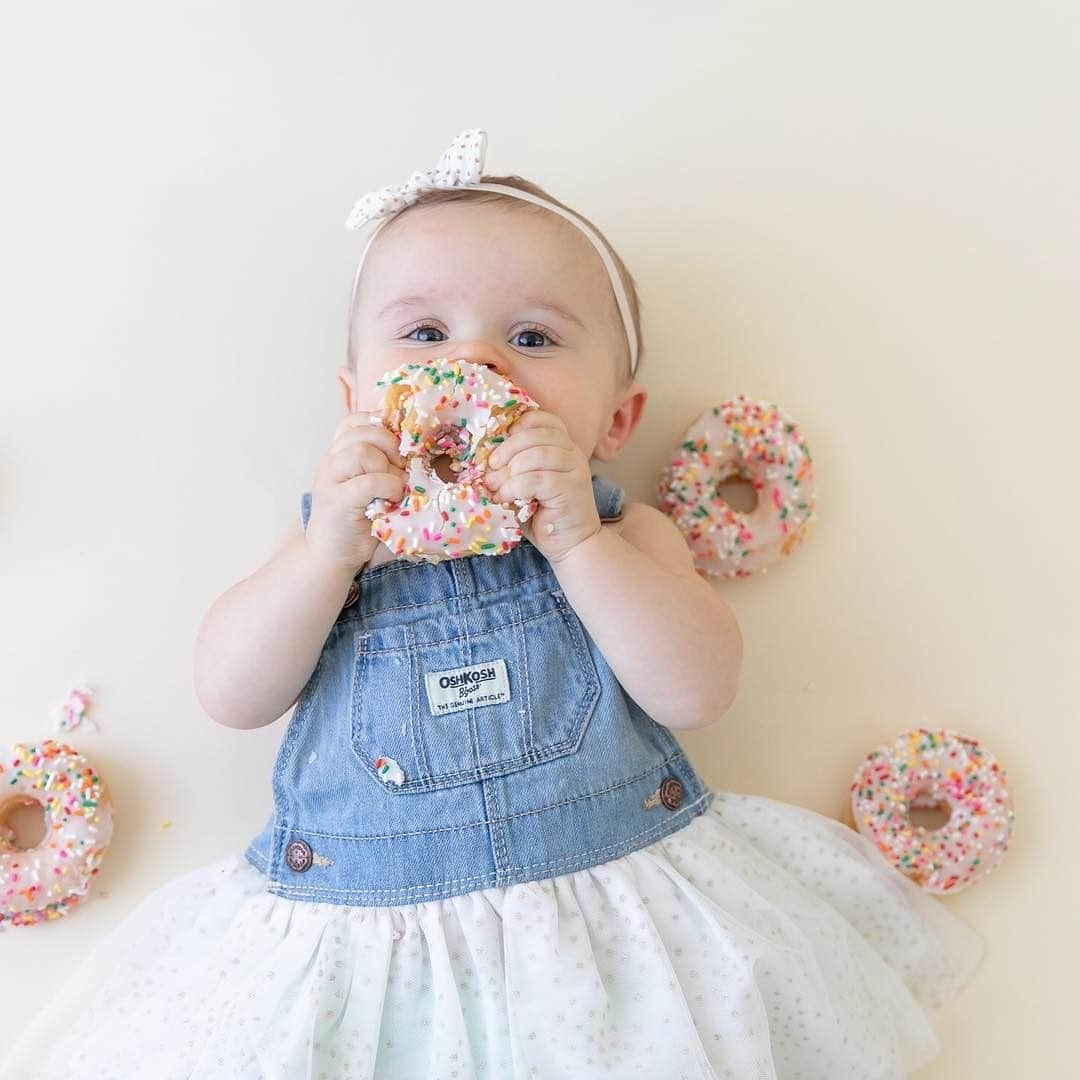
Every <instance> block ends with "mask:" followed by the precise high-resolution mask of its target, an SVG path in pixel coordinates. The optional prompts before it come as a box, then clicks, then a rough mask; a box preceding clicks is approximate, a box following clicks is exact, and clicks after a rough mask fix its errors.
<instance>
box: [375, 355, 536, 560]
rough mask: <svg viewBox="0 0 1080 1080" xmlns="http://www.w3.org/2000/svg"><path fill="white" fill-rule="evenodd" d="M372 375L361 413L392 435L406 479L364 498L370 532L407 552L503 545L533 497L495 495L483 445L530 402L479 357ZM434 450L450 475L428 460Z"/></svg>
mask: <svg viewBox="0 0 1080 1080" xmlns="http://www.w3.org/2000/svg"><path fill="white" fill-rule="evenodd" d="M375 385H376V387H377V388H379V389H381V390H382V398H381V400H380V402H379V407H378V408H377V409H376V411H375V412H374V413H373V414H372V417H371V420H372V423H381V424H383V425H385V426H386V427H388V428H389V429H390V430H391V431H392V432H393V433H394V434H395V435H397V436H399V443H398V448H399V450H400V452H401V455H402V457H403V458H404V459H405V463H406V479H405V490H404V493H403V494H402V498H401V500H400V501H399V502H391V501H390V500H387V499H373V500H372V501H371V502H370V503H369V504H368V506H367V508H366V509H365V511H364V513H365V515H366V516H367V517H368V519H369V520H370V521H371V532H372V535H373V536H376V537H377V538H378V539H379V540H381V541H382V542H383V543H384V544H386V546H387V547H388V548H390V550H391V551H393V552H394V554H395V555H397V556H398V557H399V558H402V559H405V560H408V561H410V562H432V563H436V562H443V561H445V560H446V559H456V558H461V557H462V556H467V555H505V554H506V553H507V552H508V551H511V550H513V548H515V547H517V545H518V544H519V543H520V542H521V538H522V532H521V526H522V525H523V524H524V523H525V522H527V521H528V520H529V518H531V517H532V515H533V514H534V513H535V512H536V507H537V503H536V500H535V499H528V500H523V499H515V500H514V501H513V502H511V503H500V502H498V501H496V500H495V499H494V498H493V496H492V494H491V491H490V489H489V488H488V487H487V486H486V485H485V484H484V483H483V478H484V475H485V473H486V472H487V459H488V457H489V456H490V454H491V452H492V450H494V449H495V447H496V446H498V445H499V443H501V442H503V440H504V439H505V438H506V435H507V432H508V431H509V429H510V427H511V425H512V424H513V423H514V421H515V420H517V419H518V417H519V416H521V415H522V414H523V413H525V412H527V411H529V410H531V409H538V408H539V407H540V406H539V405H538V404H537V402H535V401H534V400H533V399H532V398H530V397H529V395H528V394H527V393H526V392H525V391H524V390H523V389H522V388H521V387H520V386H515V385H514V384H513V383H512V382H510V381H509V380H508V379H504V378H503V377H502V376H501V375H499V374H498V373H497V372H494V371H491V370H490V369H489V368H487V367H485V366H484V365H482V364H474V363H472V362H470V361H468V360H454V359H451V358H449V357H442V358H440V359H438V360H431V361H428V362H426V363H407V364H402V365H401V366H400V367H398V368H396V369H394V370H392V371H388V372H387V373H386V374H385V375H383V376H382V378H380V379H379V380H377V382H376V383H375ZM443 455H446V456H447V458H448V459H449V468H450V472H451V473H452V474H453V476H454V478H455V479H454V481H452V482H450V483H447V482H446V481H444V480H443V479H442V478H441V477H440V476H439V475H438V473H437V472H436V470H435V462H436V461H437V459H438V458H440V457H441V456H443Z"/></svg>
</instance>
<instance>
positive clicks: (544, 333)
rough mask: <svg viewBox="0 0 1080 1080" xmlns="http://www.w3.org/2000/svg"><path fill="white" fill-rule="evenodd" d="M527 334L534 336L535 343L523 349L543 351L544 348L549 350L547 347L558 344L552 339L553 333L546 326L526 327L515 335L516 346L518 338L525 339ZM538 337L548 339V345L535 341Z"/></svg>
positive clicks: (524, 346)
mask: <svg viewBox="0 0 1080 1080" xmlns="http://www.w3.org/2000/svg"><path fill="white" fill-rule="evenodd" d="M526 334H530V335H532V338H533V341H532V344H529V345H523V346H521V347H522V348H526V349H543V348H547V347H550V346H552V345H555V344H556V342H555V341H554V340H553V339H552V336H551V331H550V330H548V329H547V328H546V327H544V326H526V327H523V328H522V329H521V330H519V331H518V332H517V333H516V334H515V335H514V338H515V344H517V342H516V339H517V338H521V337H524V336H525V335H526ZM538 337H540V338H547V339H548V341H547V344H546V345H545V343H544V342H543V341H536V340H535V339H536V338H538Z"/></svg>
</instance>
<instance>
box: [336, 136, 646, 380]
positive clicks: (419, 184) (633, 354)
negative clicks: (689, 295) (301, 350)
mask: <svg viewBox="0 0 1080 1080" xmlns="http://www.w3.org/2000/svg"><path fill="white" fill-rule="evenodd" d="M486 147H487V132H485V131H482V130H481V129H480V128H469V129H468V130H467V131H463V132H462V133H461V134H460V135H458V136H457V138H456V139H454V141H453V142H452V143H451V144H450V145H449V146H448V147H447V149H446V150H445V152H444V153H443V155H442V157H441V158H439V163H438V165H436V166H435V169H434V171H433V172H414V173H413V174H412V176H410V177H409V179H408V180H406V181H405V183H404V184H390V185H388V186H387V187H384V188H379V189H378V190H377V191H370V192H368V194H367V195H365V196H364V197H363V198H362V199H360V200H358V202H357V203H356V205H355V206H354V207H353V208H352V213H351V214H349V217H348V219H347V220H346V222H345V228H346V229H359V228H361V227H362V226H364V225H366V224H367V222H369V221H374V220H375V219H376V218H378V219H381V220H380V221H379V223H378V225H376V227H375V229H374V230H373V231H372V233H371V235H370V236H369V237H368V242H367V243H366V244H365V245H364V250H363V252H362V253H361V255H360V262H359V263H358V264H357V266H356V274H355V275H354V277H353V284H352V295H351V297H350V300H349V309H348V312H347V313H346V315H347V318H348V320H349V323H350V325H351V321H352V309H353V304H354V303H355V301H356V286H357V283H358V282H359V281H360V270H361V268H362V267H363V265H364V259H365V258H366V257H367V253H368V251H370V250H371V244H372V241H373V240H374V239H375V237H376V236H377V235H378V233H379V230H380V229H381V228H382V227H383V226H384V225H386V224H387V223H388V222H389V221H390V220H391V219H392V218H393V217H394V216H395V215H396V214H397V213H399V212H400V211H401V210H404V209H405V207H406V206H411V205H412V204H413V203H414V202H416V200H417V199H418V198H419V197H420V193H421V192H422V191H432V190H435V189H436V188H469V189H470V190H472V191H497V192H499V193H500V194H501V195H508V196H510V197H511V198H513V199H522V200H524V201H525V202H530V203H535V204H536V205H537V206H543V207H546V208H547V209H548V210H551V211H554V213H556V214H558V215H559V216H560V217H563V218H566V220H567V221H569V222H570V223H571V224H573V225H576V226H577V227H578V228H579V229H580V230H581V231H582V232H583V233H584V234H585V235H586V236H587V237H588V238H589V240H590V241H592V245H593V247H594V248H596V250H597V252H598V253H599V255H600V258H601V259H603V260H604V268H605V269H606V270H607V273H608V277H609V278H610V279H611V287H612V289H613V290H614V292H615V302H616V303H617V304H618V306H619V314H620V315H621V316H622V321H623V328H624V329H625V330H626V341H627V344H628V345H629V346H630V372H631V374H632V373H633V372H634V371H636V370H637V360H638V340H637V334H636V332H635V331H634V319H633V316H632V315H631V314H630V303H629V301H628V300H627V298H626V289H625V288H624V287H623V283H622V278H621V277H620V276H619V272H618V270H617V269H616V267H615V261H614V260H613V259H612V257H611V253H610V252H609V251H608V249H607V245H606V244H605V243H604V242H603V240H601V239H600V237H599V236H598V235H597V234H596V230H595V229H591V228H590V227H589V226H588V225H587V224H586V223H585V222H584V221H582V220H581V218H579V217H578V216H577V215H576V214H572V213H570V212H569V211H568V210H564V209H563V208H562V207H561V206H556V205H555V204H554V203H551V202H548V200H547V199H543V198H540V197H539V196H537V195H533V194H532V193H531V192H528V191H519V190H518V189H517V188H513V187H507V186H505V185H503V184H482V183H480V177H481V176H482V175H483V173H484V152H485V150H486Z"/></svg>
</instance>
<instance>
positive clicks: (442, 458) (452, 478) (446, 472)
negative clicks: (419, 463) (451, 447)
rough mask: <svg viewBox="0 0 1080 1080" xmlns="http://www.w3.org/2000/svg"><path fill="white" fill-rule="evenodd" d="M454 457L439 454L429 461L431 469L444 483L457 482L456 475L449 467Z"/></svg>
mask: <svg viewBox="0 0 1080 1080" xmlns="http://www.w3.org/2000/svg"><path fill="white" fill-rule="evenodd" d="M453 460H454V459H453V458H452V457H451V456H450V455H449V454H440V455H439V456H438V457H437V458H435V460H434V461H432V463H431V471H432V472H433V473H434V474H435V475H436V476H437V477H438V478H439V479H440V480H441V481H442V482H443V483H444V484H456V483H457V482H458V478H457V476H456V475H455V474H454V472H453V471H452V470H451V468H450V464H451V462H452V461H453Z"/></svg>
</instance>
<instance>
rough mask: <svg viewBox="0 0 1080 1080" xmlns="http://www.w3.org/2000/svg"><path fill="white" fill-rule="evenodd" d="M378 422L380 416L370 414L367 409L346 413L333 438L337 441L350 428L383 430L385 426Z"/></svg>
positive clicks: (335, 429)
mask: <svg viewBox="0 0 1080 1080" xmlns="http://www.w3.org/2000/svg"><path fill="white" fill-rule="evenodd" d="M376 421H378V416H377V415H376V414H375V413H373V412H368V411H367V410H366V409H357V410H355V411H354V412H351V413H346V414H345V415H344V416H343V417H342V418H341V420H340V421H339V422H338V425H337V427H336V428H334V435H333V437H334V438H335V439H336V438H337V437H338V436H339V435H341V434H343V433H344V432H346V431H348V430H349V429H350V428H376V429H377V428H381V427H382V426H383V424H382V422H381V421H379V422H376Z"/></svg>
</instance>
